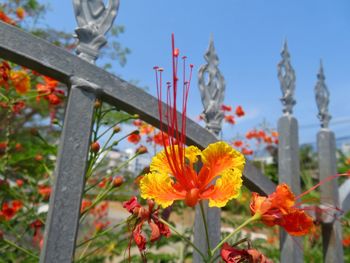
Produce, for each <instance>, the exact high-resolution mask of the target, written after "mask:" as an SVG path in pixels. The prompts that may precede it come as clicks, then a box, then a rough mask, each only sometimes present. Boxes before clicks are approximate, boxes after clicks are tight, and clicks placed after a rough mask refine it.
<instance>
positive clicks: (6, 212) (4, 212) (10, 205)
mask: <svg viewBox="0 0 350 263" xmlns="http://www.w3.org/2000/svg"><path fill="white" fill-rule="evenodd" d="M22 207H23V203H22V202H21V201H20V200H13V201H11V202H4V203H3V204H2V208H1V211H0V218H2V217H4V218H5V220H6V221H9V220H11V219H12V218H13V217H14V216H15V215H16V213H17V212H18V211H19V210H20V209H21V208H22Z"/></svg>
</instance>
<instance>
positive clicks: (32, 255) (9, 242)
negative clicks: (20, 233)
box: [3, 238, 39, 259]
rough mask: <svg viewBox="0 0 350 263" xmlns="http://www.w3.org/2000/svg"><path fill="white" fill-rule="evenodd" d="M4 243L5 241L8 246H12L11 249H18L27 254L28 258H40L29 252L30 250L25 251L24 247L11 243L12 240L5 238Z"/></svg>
mask: <svg viewBox="0 0 350 263" xmlns="http://www.w3.org/2000/svg"><path fill="white" fill-rule="evenodd" d="M3 241H4V242H5V243H6V244H8V245H10V246H11V247H14V248H16V249H18V250H21V251H22V252H24V253H25V254H27V255H28V256H31V257H33V258H35V259H39V257H38V256H37V255H35V254H33V253H32V252H31V251H29V250H27V249H25V248H23V247H20V246H18V245H17V244H15V243H13V242H12V241H10V240H8V239H5V238H4V239H3Z"/></svg>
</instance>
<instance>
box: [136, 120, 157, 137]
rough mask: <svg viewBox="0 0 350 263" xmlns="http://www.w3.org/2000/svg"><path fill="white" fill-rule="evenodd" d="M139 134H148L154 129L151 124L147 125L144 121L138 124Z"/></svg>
mask: <svg viewBox="0 0 350 263" xmlns="http://www.w3.org/2000/svg"><path fill="white" fill-rule="evenodd" d="M139 129H140V134H142V135H143V134H145V135H149V134H150V133H151V132H153V131H154V127H153V126H152V125H149V124H147V123H144V124H142V125H141V126H140V128H139Z"/></svg>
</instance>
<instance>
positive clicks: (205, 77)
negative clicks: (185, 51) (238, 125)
mask: <svg viewBox="0 0 350 263" xmlns="http://www.w3.org/2000/svg"><path fill="white" fill-rule="evenodd" d="M204 58H205V60H206V61H207V64H205V65H202V66H201V67H200V69H199V71H198V86H199V91H200V93H201V99H202V103H203V107H204V110H203V117H204V121H205V122H206V127H207V129H208V130H210V131H211V132H213V133H214V134H216V135H218V134H219V133H220V131H221V124H222V120H223V118H224V114H223V112H222V111H221V105H222V104H223V101H224V94H225V80H224V77H223V76H222V75H221V73H220V70H219V68H218V65H219V58H218V56H217V54H216V51H215V48H214V40H213V35H211V36H210V41H209V47H208V50H207V52H206V53H205V55H204Z"/></svg>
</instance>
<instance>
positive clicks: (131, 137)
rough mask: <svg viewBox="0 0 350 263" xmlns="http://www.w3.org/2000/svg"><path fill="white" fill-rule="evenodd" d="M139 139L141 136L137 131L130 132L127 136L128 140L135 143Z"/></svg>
mask: <svg viewBox="0 0 350 263" xmlns="http://www.w3.org/2000/svg"><path fill="white" fill-rule="evenodd" d="M140 140H141V136H140V134H138V133H132V134H130V135H129V136H128V141H129V142H131V143H134V144H137V143H138V142H139V141H140Z"/></svg>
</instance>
